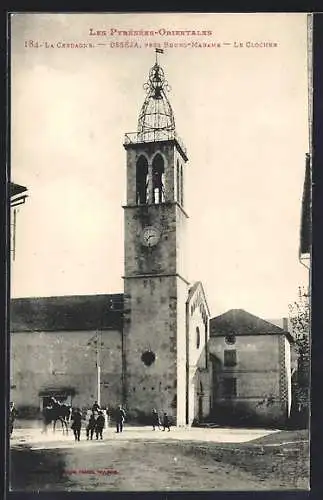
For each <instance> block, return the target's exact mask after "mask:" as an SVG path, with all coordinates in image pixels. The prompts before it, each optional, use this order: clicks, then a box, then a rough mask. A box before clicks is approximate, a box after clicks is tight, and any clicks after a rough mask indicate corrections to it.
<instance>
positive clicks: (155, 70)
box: [137, 62, 175, 142]
mask: <svg viewBox="0 0 323 500" xmlns="http://www.w3.org/2000/svg"><path fill="white" fill-rule="evenodd" d="M144 89H145V90H146V92H147V96H146V99H145V101H144V103H143V105H142V108H141V111H140V114H139V119H138V128H137V131H138V136H139V137H141V138H142V140H143V141H145V142H146V141H147V139H148V140H149V139H150V138H151V139H152V140H167V139H171V138H173V134H174V132H175V120H174V114H173V110H172V107H171V105H170V102H169V100H168V99H167V96H166V92H167V91H169V90H170V87H169V85H168V83H167V81H166V79H165V75H164V71H163V69H162V68H161V67H160V66H159V64H158V62H156V63H155V64H154V66H153V67H152V68H151V70H150V72H149V77H148V82H146V83H145V84H144Z"/></svg>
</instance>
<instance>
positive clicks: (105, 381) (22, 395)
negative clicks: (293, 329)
mask: <svg viewBox="0 0 323 500" xmlns="http://www.w3.org/2000/svg"><path fill="white" fill-rule="evenodd" d="M145 88H146V91H147V95H146V98H145V100H144V103H143V106H142V108H141V111H140V114H139V118H138V125H137V129H136V131H135V132H131V133H127V134H126V135H125V141H124V148H125V151H126V172H127V175H126V179H127V198H126V203H125V205H124V206H123V210H124V275H123V280H124V293H120V294H112V295H91V296H85V295H83V296H62V297H43V298H20V299H13V300H12V301H11V317H10V323H11V374H10V375H11V382H10V383H11V398H12V399H13V400H14V401H15V403H16V406H17V408H18V410H19V409H20V411H21V414H23V412H25V414H28V412H29V413H30V414H33V412H35V411H39V409H41V408H42V407H43V405H45V404H46V402H47V400H48V397H49V396H51V395H55V396H56V397H57V398H59V399H61V400H64V401H68V402H70V403H72V404H73V406H79V407H87V406H89V405H90V404H92V403H93V401H94V400H95V399H100V402H101V404H102V405H108V406H110V407H112V408H113V407H116V406H117V405H118V404H120V403H122V404H123V405H124V406H125V408H126V410H127V414H128V418H129V420H131V419H133V420H134V421H145V419H147V417H149V415H151V411H152V409H153V408H156V409H157V410H158V411H159V412H167V413H168V415H169V416H170V417H171V420H172V422H173V423H174V424H176V425H178V426H186V425H189V426H190V425H192V424H193V423H195V422H202V421H205V420H206V419H210V418H211V419H213V420H216V419H217V416H218V414H220V413H221V412H222V413H223V409H224V410H225V411H226V412H228V411H229V413H230V411H231V410H232V409H234V408H235V409H237V408H238V407H239V411H240V410H241V411H242V412H246V411H247V413H250V412H251V413H255V414H256V415H261V416H262V417H263V418H264V421H265V417H266V415H268V416H269V419H270V418H272V417H273V418H274V420H275V421H276V422H278V421H279V420H284V419H285V418H287V417H288V413H289V408H290V397H291V396H290V342H291V341H292V339H291V338H290V336H289V335H288V333H287V332H285V331H284V330H283V329H281V328H278V327H276V326H274V325H271V324H270V323H268V322H264V321H262V320H260V318H256V317H254V316H252V317H251V315H249V314H248V313H244V312H243V313H242V314H240V313H239V314H236V313H234V314H233V315H232V314H228V315H227V316H224V317H223V318H222V317H219V318H218V319H217V318H213V319H212V320H211V321H210V318H211V313H210V310H209V307H208V304H207V299H206V296H205V293H204V289H203V285H202V283H201V282H196V283H190V280H189V276H188V275H187V268H186V259H185V249H186V243H185V233H186V231H187V224H188V208H187V207H186V201H185V200H186V197H185V178H186V176H187V175H189V166H188V153H187V150H186V147H185V146H184V144H183V142H182V141H181V140H180V138H179V136H178V135H177V131H176V128H175V119H174V114H173V110H172V107H171V105H170V102H169V100H168V98H167V95H166V93H167V88H168V85H167V82H166V80H165V75H164V71H163V69H162V68H161V66H160V64H159V63H158V61H157V54H156V63H155V64H154V66H153V67H152V68H151V70H150V72H149V77H148V82H147V83H146V84H145ZM210 324H211V327H212V332H211V337H212V338H210ZM257 349H258V350H259V349H260V350H259V352H258V351H257ZM239 363H240V364H239ZM241 363H242V364H241ZM239 398H240V399H239ZM238 399H239V405H238V404H236V403H237V400H238Z"/></svg>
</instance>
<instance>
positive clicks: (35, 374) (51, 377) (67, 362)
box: [10, 330, 122, 410]
mask: <svg viewBox="0 0 323 500" xmlns="http://www.w3.org/2000/svg"><path fill="white" fill-rule="evenodd" d="M95 334H96V332H95V331H77V332H76V331H75V332H73V331H65V332H20V333H12V334H11V374H10V381H11V387H12V388H11V396H10V397H11V399H13V400H14V401H15V403H16V406H17V408H18V410H19V407H27V406H29V407H32V408H34V409H35V410H37V409H39V408H40V407H41V398H40V396H39V393H40V392H41V391H45V390H48V389H51V388H57V389H59V388H71V389H74V390H75V392H76V394H75V396H74V398H73V406H80V407H83V406H88V405H90V404H93V401H94V400H96V399H97V370H96V350H95V347H94V345H93V343H92V344H91V345H88V343H89V341H90V340H91V339H93V337H94V336H95ZM102 343H103V345H102V347H101V404H102V405H107V404H108V405H112V406H115V405H117V404H118V403H120V401H121V369H122V364H121V362H122V356H121V333H120V332H119V331H112V330H111V331H102Z"/></svg>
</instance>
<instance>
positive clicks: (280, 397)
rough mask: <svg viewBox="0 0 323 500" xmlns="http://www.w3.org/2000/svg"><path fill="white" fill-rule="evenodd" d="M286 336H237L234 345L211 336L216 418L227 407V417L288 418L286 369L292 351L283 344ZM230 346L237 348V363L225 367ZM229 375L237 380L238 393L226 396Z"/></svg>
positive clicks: (273, 420)
mask: <svg viewBox="0 0 323 500" xmlns="http://www.w3.org/2000/svg"><path fill="white" fill-rule="evenodd" d="M284 338H285V337H284V336H280V335H252V336H251V335H249V336H248V335H246V336H236V342H235V344H234V345H228V344H226V342H225V338H224V337H212V338H211V339H210V344H209V350H210V353H211V355H212V357H213V367H214V372H215V373H214V376H213V386H214V387H213V417H214V418H216V417H217V413H218V415H219V414H220V413H221V411H222V410H224V411H223V415H224V416H223V418H230V416H236V418H241V419H242V420H243V419H245V420H248V419H249V420H250V421H251V420H255V421H259V422H262V423H282V422H285V421H286V417H287V408H288V404H289V403H288V391H289V389H288V384H289V382H288V373H287V371H286V370H287V366H288V357H289V355H288V351H286V352H285V350H282V346H285V342H284ZM230 349H232V350H236V355H237V364H236V365H235V366H234V367H226V366H224V351H225V350H230ZM289 366H290V365H289ZM226 378H235V379H236V391H237V392H236V396H231V397H228V396H227V395H225V392H224V385H225V379H226ZM289 378H290V374H289ZM282 383H283V384H284V391H282ZM285 388H286V390H285ZM286 391H287V393H286ZM286 394H287V396H286Z"/></svg>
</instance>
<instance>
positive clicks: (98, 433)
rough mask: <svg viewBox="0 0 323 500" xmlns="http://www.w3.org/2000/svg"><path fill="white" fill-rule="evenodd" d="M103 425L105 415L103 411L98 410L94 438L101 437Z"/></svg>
mask: <svg viewBox="0 0 323 500" xmlns="http://www.w3.org/2000/svg"><path fill="white" fill-rule="evenodd" d="M104 426H105V417H104V415H103V411H99V415H98V418H97V419H96V423H95V434H96V439H99V437H100V439H103V429H104Z"/></svg>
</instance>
